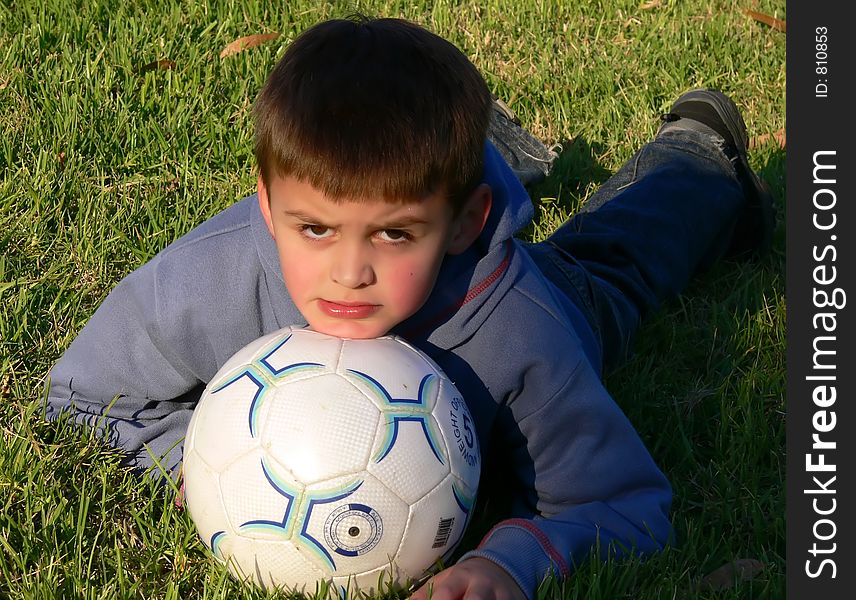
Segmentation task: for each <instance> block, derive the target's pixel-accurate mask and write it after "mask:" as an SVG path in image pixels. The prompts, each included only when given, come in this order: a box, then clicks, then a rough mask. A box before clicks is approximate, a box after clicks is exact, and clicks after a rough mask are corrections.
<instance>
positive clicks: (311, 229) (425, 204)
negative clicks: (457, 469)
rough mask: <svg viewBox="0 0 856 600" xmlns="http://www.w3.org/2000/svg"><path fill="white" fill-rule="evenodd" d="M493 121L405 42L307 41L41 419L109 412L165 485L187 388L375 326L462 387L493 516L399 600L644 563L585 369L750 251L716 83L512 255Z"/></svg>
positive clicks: (632, 443) (605, 402)
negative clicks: (251, 361)
mask: <svg viewBox="0 0 856 600" xmlns="http://www.w3.org/2000/svg"><path fill="white" fill-rule="evenodd" d="M491 107H492V101H491V96H490V93H489V92H488V89H487V86H486V84H485V82H484V80H483V79H482V77H481V76H480V75H479V73H478V72H477V70H476V69H475V67H474V66H473V65H472V64H471V63H470V62H469V60H467V59H466V57H464V56H463V54H462V53H461V52H460V51H459V50H458V49H457V48H455V47H454V46H453V45H451V44H449V43H448V42H446V41H444V40H442V39H441V38H439V37H438V36H435V35H433V34H431V33H429V32H427V31H425V30H424V29H422V28H420V27H418V26H415V25H413V24H410V23H407V22H404V21H399V20H394V19H381V20H371V19H366V18H363V17H355V18H353V19H349V20H334V21H328V22H324V23H321V24H319V25H316V26H315V27H313V28H311V29H309V30H307V31H306V32H304V34H302V35H301V36H300V37H298V39H296V40H295V41H294V42H293V43H292V44H291V46H290V47H289V48H288V50H287V52H286V53H285V55H284V56H283V58H282V59H281V60H280V61H279V63H278V64H277V66H276V67H275V69H274V71H273V72H272V73H271V75H270V77H269V79H268V81H267V83H266V85H265V87H264V89H263V90H262V92H261V94H260V96H259V98H258V101H257V103H256V106H255V118H256V158H257V161H258V167H259V176H258V193H257V194H256V195H254V196H251V197H249V198H245V199H244V200H242V201H240V202H238V203H237V204H235V205H234V206H232V207H230V208H228V209H227V210H225V211H224V212H223V213H221V214H219V215H217V216H215V217H214V218H212V219H210V220H209V221H207V222H205V223H203V224H202V225H201V226H199V227H198V228H196V229H195V230H193V231H192V232H190V233H189V234H187V235H185V236H184V237H182V238H181V239H179V240H177V241H176V242H174V243H173V244H171V245H170V246H169V247H167V248H166V249H165V250H163V251H162V252H161V253H160V254H159V255H158V256H157V257H155V258H154V259H153V260H152V261H151V262H149V263H147V264H146V265H143V266H142V267H141V268H140V269H138V270H137V271H135V272H134V273H132V274H131V275H129V276H128V277H127V278H125V279H124V280H123V281H122V282H120V283H119V284H118V285H117V286H116V288H115V289H114V290H113V292H111V294H110V295H109V297H108V298H107V299H106V300H105V301H104V303H103V305H102V306H101V307H99V309H98V310H97V311H96V313H95V314H94V315H93V317H92V319H91V320H90V321H89V323H88V324H87V325H86V327H84V329H83V330H82V331H81V332H80V334H79V336H78V337H77V339H76V340H75V341H74V342H73V343H72V345H71V346H70V347H69V348H68V350H67V351H66V353H65V355H64V356H63V357H62V359H61V360H60V361H59V362H58V363H57V365H56V366H55V367H54V369H53V370H52V372H51V383H50V392H49V398H48V403H49V411H50V412H51V414H52V415H53V416H55V415H56V414H58V413H59V412H61V411H64V410H70V411H72V412H73V414H75V416H76V418H78V419H80V420H89V421H90V422H96V421H97V419H98V418H99V416H100V415H104V414H106V418H105V419H104V421H105V422H106V423H107V424H108V426H109V436H110V439H111V441H112V442H113V443H115V444H117V445H119V446H121V447H122V448H124V449H125V450H127V451H128V453H129V457H130V458H129V460H130V462H131V464H132V465H133V466H136V467H138V468H144V467H148V466H150V465H151V464H152V456H154V457H162V458H161V463H162V464H164V465H166V466H168V467H169V468H171V469H173V470H177V468H178V466H179V464H180V460H181V456H180V446H178V444H180V440H181V437H182V436H183V435H184V432H185V430H186V426H187V422H188V420H189V418H190V414H191V412H192V410H193V406H194V402H195V400H196V399H197V398H198V394H199V391H200V388H201V387H202V386H204V384H205V382H207V381H208V380H210V378H211V377H212V376H213V375H214V373H215V372H216V371H217V369H218V368H219V367H220V366H221V365H222V364H223V363H224V362H225V361H226V359H228V358H229V357H230V356H231V355H232V354H233V353H234V352H236V351H237V350H238V349H240V348H241V347H243V346H244V345H245V344H246V343H248V342H250V341H252V340H253V339H255V338H257V337H259V336H261V335H263V334H265V333H268V332H271V331H273V330H275V329H278V328H280V327H283V326H285V325H289V324H295V323H297V324H305V325H308V326H310V327H312V328H314V329H316V330H318V331H321V332H324V333H329V334H332V335H337V336H342V337H354V338H368V337H375V336H379V335H382V334H385V333H388V332H392V333H396V334H399V335H402V336H403V337H405V338H407V339H408V340H410V341H411V342H413V343H414V344H416V345H417V346H419V347H420V348H422V349H423V350H424V351H426V352H427V353H428V354H429V355H431V356H432V358H434V359H435V360H436V361H437V363H438V364H439V365H440V366H441V367H442V368H443V369H444V370H445V371H446V373H447V374H448V375H449V376H450V377H451V379H452V380H453V381H455V383H456V385H457V387H458V388H459V390H460V391H461V393H462V394H463V396H464V397H465V398H466V400H467V402H468V404H469V406H470V410H471V412H472V414H473V416H474V419H475V421H476V427H477V430H478V434H479V438H480V440H481V443H482V452H483V457H484V459H485V469H486V472H485V480H486V484H485V485H486V486H487V487H488V488H489V490H490V491H489V492H483V493H489V494H490V496H491V500H492V501H493V500H494V499H499V500H501V501H502V503H503V504H504V505H507V515H506V516H507V517H508V518H507V519H506V520H504V521H502V522H500V523H499V524H497V525H496V526H495V527H494V528H493V529H491V531H490V532H489V533H488V534H487V535H486V536H485V537H484V539H483V540H482V542H481V544H480V545H479V546H478V548H476V549H475V550H472V551H470V552H467V553H466V554H464V555H463V556H462V557H461V559H460V560H459V561H458V562H457V563H456V564H455V565H452V566H450V567H449V568H447V569H445V570H444V571H442V572H440V573H439V574H437V575H436V576H435V577H433V578H432V579H431V580H430V582H431V583H430V586H423V587H422V588H421V589H420V590H418V591H417V592H416V596H417V597H419V598H425V597H426V596H427V589H428V587H430V588H431V589H432V594H433V596H432V597H433V598H462V597H464V596H465V595H466V596H468V597H485V598H491V597H495V598H523V597H526V598H531V597H532V596H533V595H534V594H535V591H536V588H537V586H538V584H539V582H540V581H541V580H542V579H543V578H544V577H545V576H547V575H548V574H550V573H553V574H555V575H558V576H562V577H566V576H569V575H570V574H571V572H572V569H573V565H574V564H575V563H577V562H578V561H580V560H585V559H586V557H587V556H588V554H589V553H590V552H592V551H593V550H594V549H595V548H599V550H600V553H601V554H602V555H603V556H606V555H607V553H609V552H615V553H619V554H620V553H627V552H640V553H648V552H653V551H656V550H657V549H659V548H661V547H662V546H663V545H664V544H666V543H667V541H668V539H669V536H670V532H671V526H670V523H669V519H668V510H669V505H670V501H671V491H670V488H669V484H668V482H667V481H666V478H665V477H664V476H663V474H662V473H661V472H660V471H659V469H658V468H657V467H656V466H655V464H654V462H653V460H652V459H651V457H650V455H649V454H648V452H647V451H646V449H645V448H644V446H643V445H642V443H641V441H640V439H639V437H638V435H637V434H636V433H635V431H634V430H633V428H632V426H631V425H630V423H629V422H628V421H627V419H626V418H625V417H624V415H623V414H622V413H621V411H620V410H619V409H618V408H617V406H616V405H615V403H614V402H613V400H612V399H611V398H610V396H609V394H608V393H607V392H606V390H605V389H604V387H603V385H602V383H601V380H600V375H601V372H602V368H603V365H604V364H611V363H614V362H616V361H617V360H620V359H621V358H622V357H623V356H624V354H625V353H626V351H627V349H628V348H629V344H630V338H631V336H632V334H633V332H634V331H635V329H636V328H637V326H638V323H639V320H640V318H641V316H643V315H644V314H647V313H649V312H650V311H651V310H653V309H654V308H656V306H657V305H658V303H659V302H660V301H661V300H662V299H664V298H666V297H669V296H672V295H675V294H677V293H679V292H680V291H681V290H682V289H683V287H684V286H685V285H686V283H687V281H688V279H689V277H690V276H691V275H692V274H693V273H694V272H695V271H697V270H699V269H700V268H704V267H705V266H707V265H708V264H709V263H710V262H712V261H713V260H715V259H716V258H718V257H720V256H722V255H723V254H725V253H727V252H730V253H732V254H738V253H747V252H751V251H762V250H764V249H765V248H766V247H767V246H768V245H769V242H770V235H771V231H772V206H771V199H770V197H769V194H768V193H767V192H766V190H765V189H764V187H763V186H762V185H761V183H760V181H759V180H758V179H757V178H756V177H755V175H754V174H753V173H752V171H751V170H750V169H749V166H748V163H747V160H746V146H747V143H746V137H745V135H746V134H745V127H744V125H743V122H742V119H741V118H740V115H739V113H738V112H737V109H736V107H735V106H734V105H733V103H731V101H730V100H728V99H727V98H726V97H725V96H724V95H722V94H719V93H718V92H710V91H704V90H697V91H693V92H690V93H688V94H685V95H684V96H682V97H681V98H680V99H679V100H678V101H677V102H676V103H675V105H674V106H673V108H672V111H671V112H670V113H669V115H667V117H666V119H665V123H664V124H663V126H662V128H661V129H660V131H659V133H658V135H657V137H656V138H655V140H654V141H653V142H651V143H650V144H648V145H646V146H645V147H644V148H643V149H642V150H641V151H640V152H639V153H638V154H637V155H636V156H635V157H634V158H633V159H632V160H631V161H630V162H629V163H628V164H627V165H626V166H625V167H623V168H622V169H621V170H620V171H619V172H618V173H617V174H616V175H615V176H614V177H613V178H612V179H610V180H609V181H608V182H607V183H606V184H604V185H603V186H602V188H601V189H600V190H599V191H598V193H597V194H595V196H594V197H593V198H592V199H591V200H590V202H589V203H588V205H587V207H586V209H585V210H584V212H582V213H581V214H579V215H577V216H575V217H574V218H573V219H571V220H570V221H569V222H567V223H566V224H565V225H563V226H562V227H561V228H560V229H559V230H557V231H556V232H555V233H554V234H553V235H552V236H550V238H549V239H548V240H546V241H545V242H543V243H539V244H524V243H522V242H520V241H517V240H515V239H514V238H513V237H512V236H513V235H514V233H515V232H517V231H519V230H520V229H521V228H522V227H524V226H525V225H526V224H527V223H528V222H529V221H530V219H531V218H532V213H533V210H532V205H531V202H530V200H529V198H528V196H527V194H526V192H525V190H524V189H523V187H522V185H521V184H520V182H519V181H518V180H517V179H516V178H515V176H514V174H513V172H512V171H511V169H510V168H509V167H508V165H507V164H506V163H505V161H504V160H503V159H502V158H501V156H500V155H499V154H498V152H497V150H496V149H495V148H494V147H493V145H492V144H490V143H487V142H486V133H487V129H488V123H489V119H490V115H491V111H492V108H491Z"/></svg>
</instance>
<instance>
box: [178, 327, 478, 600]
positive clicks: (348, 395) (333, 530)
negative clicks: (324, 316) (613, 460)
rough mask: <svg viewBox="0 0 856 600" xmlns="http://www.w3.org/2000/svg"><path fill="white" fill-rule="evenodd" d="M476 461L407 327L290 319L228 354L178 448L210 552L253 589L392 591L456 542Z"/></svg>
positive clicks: (462, 416) (447, 393)
mask: <svg viewBox="0 0 856 600" xmlns="http://www.w3.org/2000/svg"><path fill="white" fill-rule="evenodd" d="M480 466H481V459H480V455H479V446H478V441H477V439H476V436H475V429H474V426H473V422H472V417H471V416H470V413H469V410H468V409H467V405H466V404H465V403H464V401H463V399H462V397H461V395H460V394H459V393H458V391H457V390H456V389H455V386H454V385H453V384H452V382H451V381H450V380H449V379H448V378H447V377H446V376H445V375H444V374H443V372H442V371H441V369H440V367H439V366H437V364H436V363H434V362H433V361H432V360H431V359H430V358H428V357H427V356H426V355H425V354H423V353H422V352H421V351H419V350H417V349H416V348H414V347H413V346H411V345H409V344H408V343H407V342H405V341H404V340H402V339H401V338H398V337H395V336H386V337H382V338H378V339H370V340H350V339H341V338H337V337H331V336H327V335H323V334H320V333H317V332H315V331H312V330H309V329H300V328H296V327H294V328H292V327H286V328H285V329H281V330H279V331H277V332H275V333H272V334H270V335H267V336H264V337H262V338H259V339H258V340H256V341H254V342H252V343H250V344H248V345H247V346H246V347H245V348H243V349H242V350H240V351H239V352H237V353H236V354H235V355H234V356H233V357H232V358H231V359H229V361H228V362H226V364H225V365H223V367H222V368H221V369H220V371H218V373H217V374H216V375H215V376H214V378H213V379H212V380H211V382H210V383H209V384H208V386H207V388H206V389H205V391H204V393H203V394H202V397H201V399H200V400H199V404H198V406H197V407H196V410H195V411H194V413H193V417H192V418H191V421H190V425H189V426H188V430H187V437H186V438H185V446H184V471H183V473H184V485H185V496H186V505H187V509H188V511H189V513H190V516H191V518H192V519H193V522H194V523H195V525H196V528H197V531H198V533H199V535H200V537H201V538H202V540H203V542H204V543H205V544H206V546H208V548H210V550H211V552H212V553H213V555H214V556H215V557H216V558H217V559H218V560H220V561H222V562H224V563H225V564H226V565H227V566H228V568H229V570H230V572H231V573H232V574H233V575H234V576H235V577H236V578H237V579H239V580H242V581H251V582H254V583H256V584H258V585H260V586H262V587H263V588H266V589H267V588H283V589H285V590H288V591H298V592H304V593H315V592H317V591H318V590H323V589H327V590H331V591H334V592H335V593H336V594H337V595H341V594H343V593H344V592H349V591H355V590H359V591H361V592H366V593H373V592H378V591H387V590H389V589H399V588H404V587H407V586H408V585H410V584H411V583H412V582H413V581H416V580H418V579H420V578H421V577H423V576H425V575H427V574H430V573H431V571H432V568H433V567H434V566H435V565H436V564H437V563H438V562H440V561H441V560H442V559H443V558H444V557H448V555H450V554H451V553H452V551H453V550H454V549H455V547H456V545H457V544H458V543H459V542H460V540H461V537H462V535H463V533H464V529H465V528H466V525H467V522H468V520H469V518H470V515H471V513H472V509H473V504H474V500H475V496H476V490H477V488H478V482H479V473H480Z"/></svg>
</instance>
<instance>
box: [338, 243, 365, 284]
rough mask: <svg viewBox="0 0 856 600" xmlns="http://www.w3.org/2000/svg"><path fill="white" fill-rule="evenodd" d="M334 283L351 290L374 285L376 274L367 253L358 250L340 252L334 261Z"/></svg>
mask: <svg viewBox="0 0 856 600" xmlns="http://www.w3.org/2000/svg"><path fill="white" fill-rule="evenodd" d="M332 278H333V281H335V282H336V283H338V284H339V285H342V286H345V287H347V288H351V289H357V288H361V287H364V286H367V285H371V284H372V283H374V279H375V274H374V269H372V266H371V261H370V260H369V259H368V257H367V256H366V253H365V252H363V251H361V250H360V249H357V248H351V249H348V250H345V251H343V252H340V253H339V255H338V256H337V257H336V258H335V259H334V261H333V268H332Z"/></svg>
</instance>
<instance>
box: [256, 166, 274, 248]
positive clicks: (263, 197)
mask: <svg viewBox="0 0 856 600" xmlns="http://www.w3.org/2000/svg"><path fill="white" fill-rule="evenodd" d="M257 187H258V196H259V208H260V209H261V211H262V217H264V220H265V225H267V228H268V231H270V234H271V237H276V236H274V234H273V221H272V220H271V218H270V197H269V196H268V190H267V186H265V182H264V179H262V175H261V173H259V179H258V183H257Z"/></svg>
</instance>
